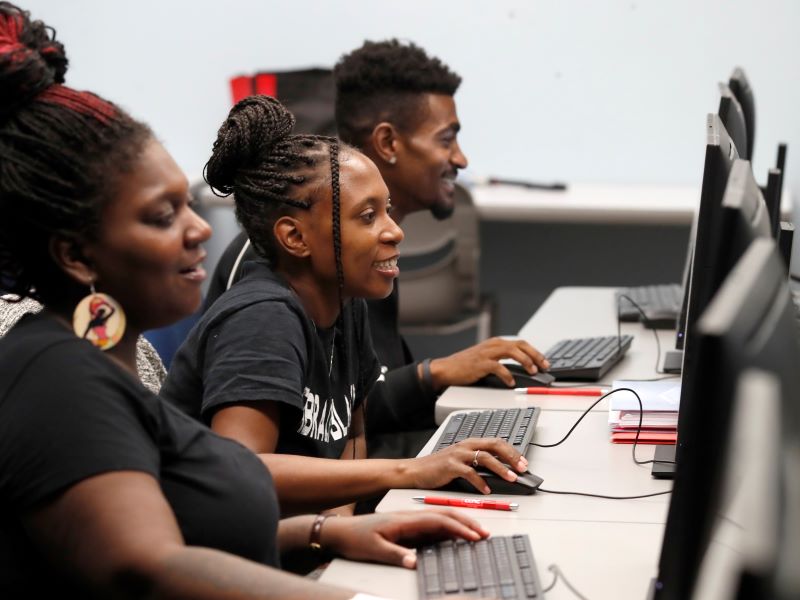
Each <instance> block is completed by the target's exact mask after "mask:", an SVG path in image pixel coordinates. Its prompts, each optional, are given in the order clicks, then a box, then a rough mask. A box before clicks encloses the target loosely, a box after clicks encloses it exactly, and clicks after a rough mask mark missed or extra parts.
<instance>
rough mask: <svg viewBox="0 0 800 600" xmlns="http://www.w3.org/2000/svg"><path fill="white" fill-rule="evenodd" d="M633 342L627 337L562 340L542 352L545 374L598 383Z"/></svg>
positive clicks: (610, 336) (630, 337)
mask: <svg viewBox="0 0 800 600" xmlns="http://www.w3.org/2000/svg"><path fill="white" fill-rule="evenodd" d="M632 341H633V336H630V335H623V336H622V337H617V336H616V335H608V336H604V337H587V338H576V339H570V340H561V341H560V342H558V343H557V344H556V345H555V346H553V347H552V348H550V350H548V351H547V352H545V356H546V357H547V360H548V361H550V369H549V370H548V371H547V372H548V373H550V374H551V375H554V376H555V378H556V379H581V380H586V381H598V380H600V379H602V377H603V376H604V375H605V374H606V373H607V372H608V370H609V369H610V368H611V367H613V366H614V365H615V364H617V363H618V362H619V361H620V360H621V359H622V357H623V356H624V355H625V353H626V352H627V351H628V348H630V347H631V342H632Z"/></svg>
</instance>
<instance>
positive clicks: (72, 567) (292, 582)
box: [24, 471, 353, 600]
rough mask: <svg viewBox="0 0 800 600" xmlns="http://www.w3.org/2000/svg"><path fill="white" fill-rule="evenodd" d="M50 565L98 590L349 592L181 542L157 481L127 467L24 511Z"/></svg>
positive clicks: (187, 594)
mask: <svg viewBox="0 0 800 600" xmlns="http://www.w3.org/2000/svg"><path fill="white" fill-rule="evenodd" d="M24 523H25V526H26V529H27V530H28V532H29V533H30V535H31V537H32V539H33V540H34V543H36V544H37V545H38V546H39V547H40V548H41V549H42V551H43V553H44V554H45V555H46V556H48V557H49V558H50V560H51V561H52V562H53V564H55V565H57V566H59V567H60V568H63V569H64V570H67V571H69V572H72V573H73V574H74V575H76V576H77V577H78V578H79V579H80V580H82V581H84V582H86V583H87V584H88V585H89V586H90V587H92V588H94V589H96V590H98V591H99V592H100V595H102V596H114V597H121V598H125V597H133V596H134V590H135V596H137V597H152V598H176V599H182V598H187V599H189V598H195V599H201V600H202V599H216V598H231V597H236V598H241V599H250V598H311V597H313V598H330V599H346V598H351V597H352V596H353V592H351V591H347V590H344V589H340V588H334V587H330V586H324V585H321V584H318V583H314V582H310V581H308V580H305V579H303V578H301V577H296V576H294V575H290V574H287V573H283V572H281V571H279V570H276V569H272V568H269V567H266V566H263V565H259V564H257V563H254V562H251V561H247V560H244V559H241V558H238V557H235V556H232V555H230V554H227V553H224V552H220V551H217V550H211V549H207V548H196V547H187V546H186V545H185V544H184V541H183V538H182V536H181V532H180V529H179V528H178V524H177V522H176V520H175V516H174V514H173V513H172V510H171V508H170V507H169V504H168V503H167V501H166V499H165V498H164V496H163V494H162V493H161V489H160V487H159V485H158V482H157V481H156V480H155V479H153V477H151V476H150V475H147V474H145V473H140V472H133V471H118V472H112V473H106V474H103V475H98V476H95V477H91V478H88V479H85V480H83V481H81V482H79V483H78V484H76V485H74V486H72V487H71V488H69V489H67V490H66V491H65V492H64V493H62V494H61V495H60V496H58V497H57V498H56V499H54V500H53V501H51V502H49V503H48V504H47V505H45V506H43V507H41V508H38V509H36V510H35V511H33V512H32V513H30V514H28V515H26V517H25V519H24Z"/></svg>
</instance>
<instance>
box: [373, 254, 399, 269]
mask: <svg viewBox="0 0 800 600" xmlns="http://www.w3.org/2000/svg"><path fill="white" fill-rule="evenodd" d="M372 264H373V266H374V267H375V268H376V269H378V270H379V271H391V270H394V269H396V268H397V257H396V256H395V257H394V258H390V259H388V260H380V261H376V262H374V263H372Z"/></svg>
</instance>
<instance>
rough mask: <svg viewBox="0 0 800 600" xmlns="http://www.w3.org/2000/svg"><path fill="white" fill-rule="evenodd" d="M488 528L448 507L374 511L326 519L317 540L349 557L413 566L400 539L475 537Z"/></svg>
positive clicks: (409, 550) (412, 555)
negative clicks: (368, 513)
mask: <svg viewBox="0 0 800 600" xmlns="http://www.w3.org/2000/svg"><path fill="white" fill-rule="evenodd" d="M486 537H489V532H488V531H487V530H486V529H484V528H483V527H481V525H480V523H478V522H477V521H476V520H475V519H472V518H470V517H468V516H465V515H463V514H462V513H459V512H458V511H454V510H448V509H431V508H426V509H425V510H410V511H403V512H389V513H375V514H371V515H360V516H357V517H345V518H340V519H328V520H327V521H325V523H324V524H323V526H322V531H321V537H320V542H321V543H322V547H323V548H329V549H331V550H333V551H334V552H336V553H337V554H340V555H342V556H344V557H345V558H349V559H351V560H368V561H373V562H381V563H386V564H390V565H398V566H403V567H406V568H408V569H413V568H414V567H415V566H416V563H417V556H416V553H415V552H414V550H413V549H412V548H407V547H405V546H403V545H401V544H400V543H399V542H401V541H407V542H411V543H413V542H416V541H420V542H427V541H434V540H443V539H450V538H463V539H465V540H469V541H473V542H474V541H477V540H480V539H483V538H486Z"/></svg>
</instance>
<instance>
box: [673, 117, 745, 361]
mask: <svg viewBox="0 0 800 600" xmlns="http://www.w3.org/2000/svg"><path fill="white" fill-rule="evenodd" d="M738 157H739V155H738V154H737V152H736V146H735V145H734V144H733V142H732V141H731V139H730V137H728V132H727V130H726V129H725V126H724V125H723V124H722V121H721V120H720V118H719V116H718V115H714V114H710V115H708V116H707V117H706V155H705V163H704V166H703V184H702V188H701V192H700V207H699V209H698V211H697V215H696V216H695V221H694V223H693V224H692V232H693V235H692V238H691V240H692V241H691V245H690V248H689V253H688V254H689V260H690V263H689V266H688V268H687V269H686V270H685V273H684V274H685V276H686V278H685V279H684V282H683V303H682V306H681V313H680V315H678V327H677V329H678V332H677V338H676V340H675V347H676V348H677V349H678V350H683V348H684V341H685V338H686V331H687V327H688V325H689V321H688V318H689V304H690V296H689V290H690V287H691V282H692V271H693V269H694V264H695V262H696V261H697V256H696V246H697V240H698V239H700V240H701V241H702V240H705V239H709V240H710V239H711V238H712V237H713V231H714V228H715V227H716V221H717V219H716V218H715V214H716V213H717V212H718V210H719V207H720V205H721V203H722V195H723V194H724V192H725V186H726V185H727V183H728V173H729V172H730V170H731V165H733V161H734V159H736V158H738ZM706 253H707V252H705V251H704V250H703V249H702V248H701V252H700V254H701V257H702V255H703V254H706ZM704 260H707V259H704ZM709 298H710V296H707V297H706V298H705V301H706V303H707V302H708V299H709ZM695 314H699V313H698V312H697V311H695Z"/></svg>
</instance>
